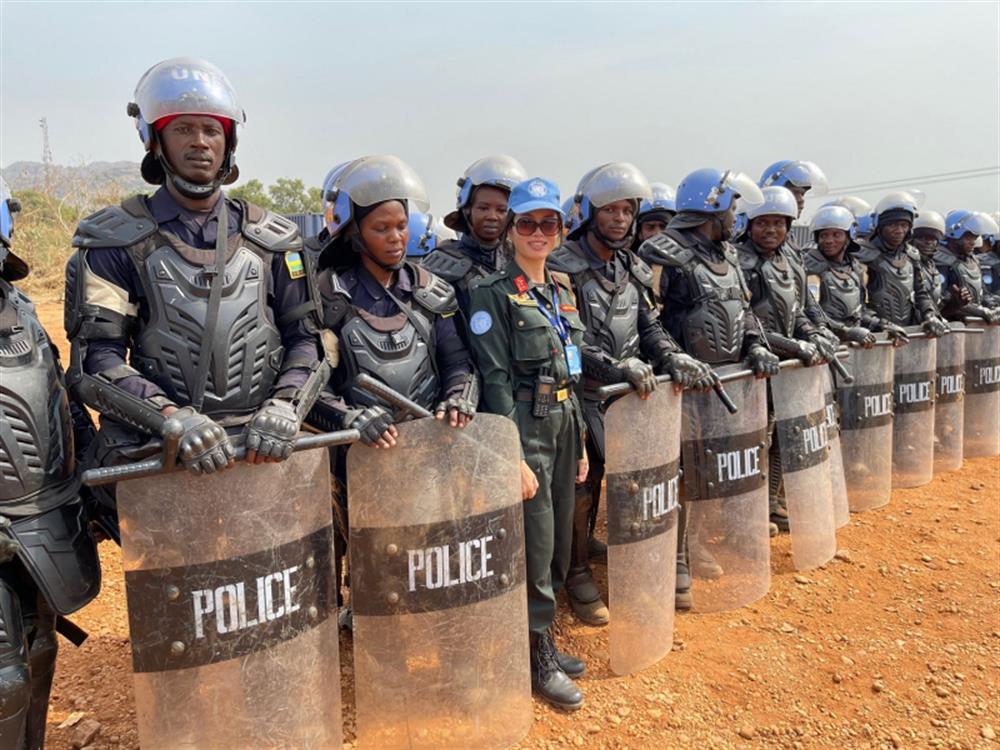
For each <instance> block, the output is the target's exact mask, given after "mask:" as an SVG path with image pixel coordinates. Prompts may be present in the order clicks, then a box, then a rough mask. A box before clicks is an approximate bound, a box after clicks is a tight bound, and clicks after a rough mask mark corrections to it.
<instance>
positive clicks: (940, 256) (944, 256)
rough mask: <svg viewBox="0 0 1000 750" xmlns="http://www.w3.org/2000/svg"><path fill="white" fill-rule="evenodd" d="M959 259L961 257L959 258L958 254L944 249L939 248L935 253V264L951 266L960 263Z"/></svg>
mask: <svg viewBox="0 0 1000 750" xmlns="http://www.w3.org/2000/svg"><path fill="white" fill-rule="evenodd" d="M958 261H959V258H958V256H957V255H954V254H952V253H949V252H945V251H944V250H938V251H937V252H936V253H934V264H935V265H938V266H949V267H951V266H953V265H955V264H956V263H958Z"/></svg>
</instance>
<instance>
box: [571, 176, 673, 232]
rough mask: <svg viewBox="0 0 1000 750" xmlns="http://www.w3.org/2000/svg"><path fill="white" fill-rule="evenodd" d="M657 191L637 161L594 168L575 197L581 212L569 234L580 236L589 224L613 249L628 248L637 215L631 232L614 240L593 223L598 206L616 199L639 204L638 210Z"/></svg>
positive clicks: (636, 207)
mask: <svg viewBox="0 0 1000 750" xmlns="http://www.w3.org/2000/svg"><path fill="white" fill-rule="evenodd" d="M652 199H653V191H652V189H651V188H650V187H649V181H648V180H647V179H646V176H645V175H644V174H643V173H642V172H640V171H639V168H638V167H636V166H635V165H634V164H629V163H628V162H624V161H613V162H609V163H608V164H604V165H602V166H600V167H598V168H597V169H594V170H592V171H591V172H590V173H589V175H586V176H584V179H582V180H581V181H580V186H579V188H578V189H577V191H576V196H575V200H576V202H577V211H578V212H579V217H578V222H576V223H575V224H574V226H573V228H572V229H570V231H569V234H568V235H567V236H568V237H569V238H570V239H573V238H575V237H579V236H580V235H581V234H583V232H584V230H585V229H587V228H588V227H589V228H590V229H592V230H593V231H594V233H595V234H596V235H597V237H598V239H600V240H601V242H603V243H604V244H605V245H607V246H608V247H610V248H615V249H617V248H621V247H627V246H629V245H631V244H632V236H633V234H634V232H635V217H633V221H632V226H631V227H630V228H629V231H628V234H627V235H626V236H625V237H624V239H621V240H610V239H608V238H606V237H604V236H602V235H601V233H600V232H599V230H598V229H597V226H596V225H593V219H594V216H595V215H596V213H597V209H600V208H602V207H604V206H607V205H609V204H611V203H614V202H615V201H621V200H627V201H632V202H633V203H634V204H635V212H636V214H638V213H639V206H640V204H641V203H642V201H644V200H652Z"/></svg>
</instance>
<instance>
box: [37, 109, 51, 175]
mask: <svg viewBox="0 0 1000 750" xmlns="http://www.w3.org/2000/svg"><path fill="white" fill-rule="evenodd" d="M38 125H39V127H41V129H42V175H43V179H44V180H45V192H46V194H48V193H50V192H51V191H52V149H51V148H50V147H49V122H48V119H47V118H45V117H43V118H42V119H41V120H39V121H38Z"/></svg>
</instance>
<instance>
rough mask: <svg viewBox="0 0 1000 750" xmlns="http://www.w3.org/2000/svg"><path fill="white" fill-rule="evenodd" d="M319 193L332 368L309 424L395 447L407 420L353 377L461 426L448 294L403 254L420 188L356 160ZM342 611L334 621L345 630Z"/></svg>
mask: <svg viewBox="0 0 1000 750" xmlns="http://www.w3.org/2000/svg"><path fill="white" fill-rule="evenodd" d="M326 195H327V199H328V200H329V201H330V203H331V207H330V211H328V212H327V216H328V222H327V225H326V227H325V228H324V229H323V230H322V231H321V232H320V233H319V235H318V236H317V237H316V238H315V240H311V241H310V242H309V245H310V251H309V256H308V265H309V267H310V269H312V268H314V267H315V269H316V273H315V274H311V277H312V278H314V279H315V281H316V283H317V287H318V297H319V299H320V300H321V303H322V325H323V328H324V329H325V333H324V335H327V336H328V337H329V338H331V339H332V342H331V346H335V347H336V349H337V360H338V362H339V365H338V367H337V368H336V369H335V370H334V372H333V375H332V378H331V382H330V385H331V388H332V391H330V392H325V393H323V394H322V395H321V397H320V400H319V401H318V402H317V403H316V404H315V405H314V408H313V410H312V412H311V414H310V415H309V422H310V423H311V424H312V425H314V426H316V427H319V428H321V429H323V430H326V431H331V430H338V429H350V428H353V429H357V430H358V431H360V433H361V439H362V441H364V442H365V443H367V444H369V445H374V446H376V447H380V448H389V447H392V446H393V445H395V438H396V431H395V428H394V427H393V426H392V425H393V423H395V422H398V421H400V420H402V419H404V418H406V417H407V415H406V414H405V413H404V412H403V411H402V410H400V409H398V408H397V407H395V406H394V405H392V404H389V403H387V402H385V401H383V400H382V399H380V398H378V397H376V396H374V395H372V394H371V393H369V392H368V391H365V390H364V389H362V388H360V387H358V386H357V385H356V384H355V379H356V378H357V376H358V375H359V374H362V373H365V374H367V375H370V376H372V377H374V378H376V379H378V380H381V381H382V382H384V383H385V384H386V385H388V386H389V387H390V388H392V389H393V390H395V391H396V392H397V393H400V394H401V395H403V396H405V397H406V398H408V399H410V400H412V401H414V402H416V403H417V404H419V405H420V406H421V407H423V408H425V409H428V410H431V411H434V412H436V415H437V417H438V418H439V419H444V418H447V419H448V420H449V421H450V423H451V424H452V425H453V426H464V425H465V423H466V421H467V420H469V419H471V418H472V416H473V414H474V413H475V410H476V405H477V402H478V399H479V381H478V379H477V377H476V375H475V373H474V371H473V367H472V362H471V358H470V355H469V352H468V350H467V349H466V348H465V345H464V344H463V342H462V339H461V337H460V336H459V333H458V330H457V328H456V320H457V319H458V318H457V316H456V313H457V312H458V301H457V299H456V297H455V290H454V289H453V288H452V286H451V285H450V284H448V283H447V282H446V281H444V279H442V278H440V277H438V276H436V275H434V274H433V273H431V272H430V271H428V270H427V269H426V268H424V267H422V266H420V265H417V263H416V262H415V261H413V260H411V259H408V258H407V257H406V248H407V240H408V234H409V225H410V220H409V214H410V213H411V212H416V211H426V209H427V195H426V192H425V190H424V186H423V183H422V182H421V181H420V178H419V177H418V176H417V174H416V173H415V172H414V171H413V170H412V169H411V168H410V167H409V166H408V165H407V164H405V163H404V162H402V161H401V160H399V159H398V158H396V157H395V156H366V157H363V158H360V159H355V160H354V161H351V162H348V163H347V164H344V165H341V166H340V167H339V168H338V170H336V172H335V174H333V176H332V178H331V179H330V180H329V188H328V190H327V194H326ZM434 252H437V251H436V250H435V251H434ZM327 332H328V333H327ZM330 334H332V336H331V335H330ZM345 458H346V451H345V450H344V449H341V450H336V451H334V452H333V454H332V460H333V475H334V477H335V478H336V480H337V484H338V485H339V486H340V487H346V486H347V477H346V470H345ZM336 500H337V504H336V506H335V509H336V510H337V511H338V520H339V521H340V522H339V523H338V524H337V525H338V531H340V532H341V533H340V535H339V537H338V539H337V543H336V546H335V552H336V564H337V570H338V581H339V578H340V576H339V570H340V567H341V565H342V564H343V558H344V555H345V553H346V549H347V547H346V544H347V539H346V529H347V528H348V525H347V520H346V519H347V512H348V504H349V503H348V499H347V496H346V494H345V493H343V492H340V493H338V494H337V496H336ZM339 599H340V591H339V588H338V602H339ZM349 613H350V610H345V612H344V614H343V617H342V623H343V624H344V625H345V626H348V627H349V626H350V625H351V616H350V614H349Z"/></svg>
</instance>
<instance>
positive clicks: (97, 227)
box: [73, 206, 157, 248]
mask: <svg viewBox="0 0 1000 750" xmlns="http://www.w3.org/2000/svg"><path fill="white" fill-rule="evenodd" d="M156 228H157V227H156V222H155V221H153V219H152V218H151V217H149V216H133V215H132V214H130V213H129V212H128V211H126V210H125V209H124V208H122V207H121V206H108V207H107V208H102V209H101V210H100V211H97V212H96V213H92V214H91V215H90V216H88V217H86V218H85V219H82V220H81V221H80V223H79V224H78V225H77V227H76V234H74V235H73V247H87V248H95V247H128V246H129V245H134V244H135V243H137V242H139V241H141V240H144V239H146V238H147V237H149V236H150V235H152V234H153V233H155V232H156Z"/></svg>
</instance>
